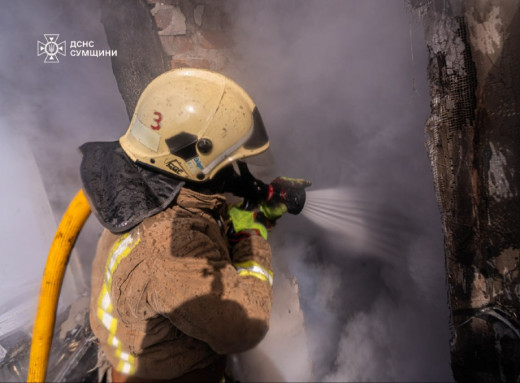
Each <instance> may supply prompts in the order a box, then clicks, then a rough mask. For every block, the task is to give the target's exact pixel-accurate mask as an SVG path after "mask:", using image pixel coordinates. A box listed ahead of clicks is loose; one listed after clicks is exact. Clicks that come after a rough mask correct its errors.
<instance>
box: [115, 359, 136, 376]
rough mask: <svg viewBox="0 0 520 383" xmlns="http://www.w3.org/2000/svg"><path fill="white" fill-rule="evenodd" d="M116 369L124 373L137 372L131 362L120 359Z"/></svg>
mask: <svg viewBox="0 0 520 383" xmlns="http://www.w3.org/2000/svg"><path fill="white" fill-rule="evenodd" d="M116 370H117V372H122V373H123V374H127V375H132V374H133V373H134V372H135V367H134V365H132V364H130V363H129V362H125V361H124V360H120V361H119V363H118V364H117V367H116Z"/></svg>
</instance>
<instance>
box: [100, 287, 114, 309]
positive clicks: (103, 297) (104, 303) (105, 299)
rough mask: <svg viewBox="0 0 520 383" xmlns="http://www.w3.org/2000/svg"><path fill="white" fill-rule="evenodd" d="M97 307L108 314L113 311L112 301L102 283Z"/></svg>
mask: <svg viewBox="0 0 520 383" xmlns="http://www.w3.org/2000/svg"><path fill="white" fill-rule="evenodd" d="M98 307H100V308H102V309H103V310H104V311H106V312H108V313H111V312H112V310H113V309H114V307H113V306H112V300H111V299H110V294H109V293H108V287H107V284H106V282H104V283H103V287H102V288H101V293H100V294H99V298H98Z"/></svg>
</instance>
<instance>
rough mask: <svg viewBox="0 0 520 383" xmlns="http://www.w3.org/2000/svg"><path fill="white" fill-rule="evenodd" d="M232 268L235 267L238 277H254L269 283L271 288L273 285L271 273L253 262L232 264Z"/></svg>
mask: <svg viewBox="0 0 520 383" xmlns="http://www.w3.org/2000/svg"><path fill="white" fill-rule="evenodd" d="M233 266H235V269H236V270H237V272H238V275H240V276H251V277H255V278H258V279H261V280H263V281H266V282H269V284H270V285H271V286H272V285H273V272H272V271H271V270H267V269H266V268H264V267H263V266H261V265H260V264H259V263H257V262H255V261H246V262H240V263H234V264H233Z"/></svg>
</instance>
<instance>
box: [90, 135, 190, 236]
mask: <svg viewBox="0 0 520 383" xmlns="http://www.w3.org/2000/svg"><path fill="white" fill-rule="evenodd" d="M80 150H81V152H82V153H83V161H82V162H81V181H82V182H83V189H84V191H85V194H86V196H87V199H88V201H89V203H90V207H91V209H92V210H93V211H94V213H95V214H96V216H97V218H98V219H99V221H100V222H101V224H102V225H103V226H104V227H106V228H107V229H108V230H110V231H111V232H113V233H121V232H124V231H127V230H130V229H131V228H133V227H134V226H136V225H138V224H139V223H141V222H142V221H143V220H144V219H145V218H147V217H150V216H152V215H154V214H157V213H159V212H160V211H162V210H164V209H166V208H167V207H168V206H169V205H170V204H171V203H172V202H173V200H174V199H175V197H176V196H177V194H178V193H179V191H180V189H181V187H182V186H183V185H184V182H183V181H181V180H177V179H174V178H172V177H169V176H166V175H164V174H161V173H157V172H154V171H151V170H147V169H145V168H143V167H140V166H138V165H136V164H134V163H133V162H132V160H130V158H129V157H128V156H127V155H126V154H125V152H124V151H123V149H122V148H121V146H120V145H119V142H118V141H115V142H89V143H86V144H84V145H82V146H81V147H80Z"/></svg>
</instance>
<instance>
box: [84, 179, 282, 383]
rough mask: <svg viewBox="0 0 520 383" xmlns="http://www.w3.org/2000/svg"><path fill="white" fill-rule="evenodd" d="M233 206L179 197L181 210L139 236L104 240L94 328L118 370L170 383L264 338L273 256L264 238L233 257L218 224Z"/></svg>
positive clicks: (147, 223) (154, 221)
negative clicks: (169, 382)
mask: <svg viewBox="0 0 520 383" xmlns="http://www.w3.org/2000/svg"><path fill="white" fill-rule="evenodd" d="M226 207H227V206H226V203H225V198H224V197H223V196H219V195H203V194H199V193H196V192H194V191H191V190H189V189H181V192H180V193H179V195H178V197H177V200H176V204H174V205H173V206H172V207H170V208H168V209H166V210H164V211H162V212H161V213H159V214H157V215H155V216H152V217H150V218H147V219H145V220H144V221H143V222H142V223H141V224H139V225H138V226H136V227H135V228H133V229H132V230H130V231H128V232H126V233H124V234H122V235H116V234H112V233H111V232H109V231H108V230H105V231H104V232H103V234H102V236H101V238H100V240H99V243H98V249H97V254H96V258H95V260H94V263H93V272H92V295H91V306H90V309H91V310H90V321H91V326H92V330H93V331H94V334H95V335H96V336H97V338H98V339H99V342H100V346H101V347H102V349H103V351H104V353H105V355H106V357H107V359H108V360H109V362H110V363H111V364H112V366H113V367H114V369H116V371H118V372H120V373H124V374H128V375H135V376H138V377H143V378H148V379H172V378H175V377H178V376H181V375H183V374H185V373H188V372H190V371H193V370H197V369H200V368H204V367H206V366H208V365H210V364H212V363H214V362H215V361H216V360H217V359H218V358H219V354H228V353H237V352H241V351H244V350H247V349H249V348H252V347H253V346H255V345H256V344H257V343H258V342H259V341H260V340H261V339H262V338H263V337H264V336H265V334H266V332H267V329H268V325H269V315H270V309H271V301H272V291H271V286H270V281H272V279H271V275H272V273H271V272H270V270H271V250H270V248H269V245H268V243H267V241H266V240H265V239H263V238H262V237H261V236H259V235H251V236H249V237H246V238H245V239H242V240H240V241H239V242H238V243H236V244H235V245H233V246H232V247H231V250H230V247H229V244H228V241H227V237H226V235H225V234H224V229H223V228H222V225H221V224H219V221H220V222H221V218H222V216H224V215H225V212H226ZM267 272H268V273H269V274H267Z"/></svg>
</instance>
